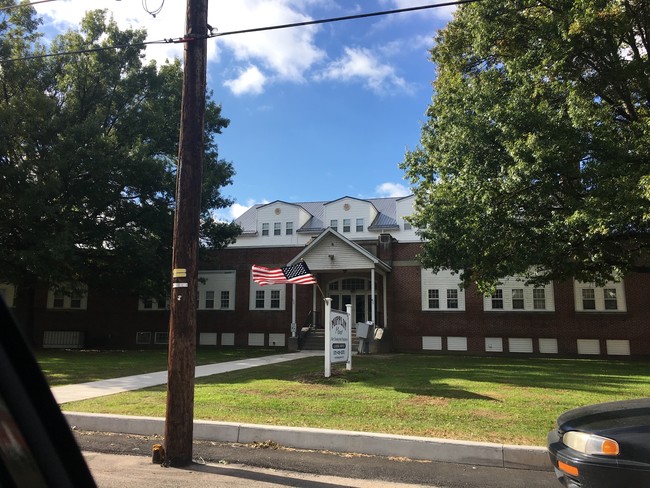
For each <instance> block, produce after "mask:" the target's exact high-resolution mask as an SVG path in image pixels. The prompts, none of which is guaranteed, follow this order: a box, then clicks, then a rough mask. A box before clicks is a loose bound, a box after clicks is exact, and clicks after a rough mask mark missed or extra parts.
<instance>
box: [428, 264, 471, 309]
mask: <svg viewBox="0 0 650 488" xmlns="http://www.w3.org/2000/svg"><path fill="white" fill-rule="evenodd" d="M420 283H421V295H422V310H423V311H426V312H462V311H464V310H465V290H463V289H462V288H461V287H460V280H459V279H458V276H456V275H452V274H451V272H450V271H447V270H441V271H440V272H438V273H437V274H434V273H432V272H431V270H430V269H426V268H422V269H421V271H420ZM429 290H438V304H439V307H438V308H429ZM447 290H457V292H458V308H448V307H447V304H448V300H447Z"/></svg>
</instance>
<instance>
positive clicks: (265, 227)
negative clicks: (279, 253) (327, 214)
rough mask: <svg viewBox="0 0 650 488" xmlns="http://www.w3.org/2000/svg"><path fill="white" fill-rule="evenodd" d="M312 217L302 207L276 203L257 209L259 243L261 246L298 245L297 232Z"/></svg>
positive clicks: (280, 202)
mask: <svg viewBox="0 0 650 488" xmlns="http://www.w3.org/2000/svg"><path fill="white" fill-rule="evenodd" d="M311 217H312V215H311V214H310V213H309V212H307V211H306V210H305V209H304V208H303V207H301V206H300V205H294V204H292V203H287V202H282V201H279V200H277V201H275V202H272V203H269V204H267V205H262V206H261V207H258V208H257V242H258V243H259V244H261V245H268V246H276V245H277V246H283V245H289V244H297V243H298V241H299V238H298V234H297V231H298V229H300V228H301V227H302V226H303V225H305V224H306V223H307V222H308V221H309V219H311Z"/></svg>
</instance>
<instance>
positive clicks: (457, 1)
mask: <svg viewBox="0 0 650 488" xmlns="http://www.w3.org/2000/svg"><path fill="white" fill-rule="evenodd" d="M480 1H482V0H453V1H450V2H443V3H436V4H431V5H421V6H419V7H406V8H398V9H394V10H382V11H380V12H369V13H365V14H356V15H346V16H344V17H331V18H329V19H320V20H307V21H305V22H295V23H293V24H281V25H274V26H270V27H257V28H253V29H242V30H236V31H229V32H222V33H217V34H212V35H210V36H206V37H223V36H231V35H234V34H249V33H251V32H263V31H270V30H277V29H288V28H291V27H303V26H306V25H317V24H326V23H331V22H341V21H344V20H356V19H364V18H368V17H378V16H380V15H393V14H400V13H403V12H414V11H417V10H429V9H434V8H440V7H451V6H454V5H463V4H465V3H476V2H480Z"/></svg>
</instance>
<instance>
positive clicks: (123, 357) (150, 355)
mask: <svg viewBox="0 0 650 488" xmlns="http://www.w3.org/2000/svg"><path fill="white" fill-rule="evenodd" d="M275 353H276V351H275V350H270V349H212V348H211V349H205V348H199V349H198V350H197V352H196V364H197V366H199V365H202V364H211V363H221V362H224V361H236V360H238V359H244V358H250V357H259V356H267V355H269V354H275ZM35 355H36V359H37V360H38V363H39V365H40V367H41V369H42V370H43V373H45V376H46V378H47V380H48V383H49V384H50V386H61V385H69V384H73V383H86V382H88V381H98V380H104V379H108V378H119V377H122V376H131V375H134V374H143V373H153V372H155V371H165V370H166V369H167V349H159V350H147V351H95V350H67V349H66V350H60V349H41V350H38V351H36V352H35Z"/></svg>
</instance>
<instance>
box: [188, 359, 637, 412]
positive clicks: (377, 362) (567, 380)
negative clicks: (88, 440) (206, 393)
mask: <svg viewBox="0 0 650 488" xmlns="http://www.w3.org/2000/svg"><path fill="white" fill-rule="evenodd" d="M648 366H650V364H648V362H647V361H643V362H640V361H639V362H636V361H604V360H590V359H547V358H525V359H517V358H510V357H499V358H496V357H466V356H426V355H407V354H395V355H382V356H363V357H355V358H354V359H353V366H352V370H351V371H347V370H345V369H344V368H343V367H342V365H341V366H338V365H337V367H333V369H332V376H331V377H330V378H325V377H324V374H323V371H324V367H323V359H322V358H305V359H300V360H297V361H291V362H288V363H283V364H276V365H273V366H270V367H265V368H263V369H260V368H255V369H251V370H244V371H238V372H236V373H226V374H222V375H219V376H218V377H207V378H200V379H197V383H203V384H210V383H222V384H229V383H230V384H233V383H245V382H248V381H259V380H264V379H272V380H279V381H282V380H284V381H297V382H299V383H306V384H320V385H327V386H329V387H337V386H342V385H345V384H348V383H363V384H365V385H367V386H371V387H379V388H393V389H395V390H396V391H400V392H405V393H410V394H414V395H425V396H431V397H444V398H461V399H477V398H479V399H483V400H488V401H498V400H496V399H495V398H492V397H490V396H484V395H477V394H475V393H472V392H469V391H466V390H464V389H462V388H455V387H450V386H449V384H450V381H451V380H453V381H467V382H472V383H485V384H492V385H494V388H499V385H504V386H506V387H522V388H542V389H549V390H572V391H579V392H589V393H597V394H608V395H616V394H617V393H621V392H623V391H625V390H629V388H630V387H636V386H639V387H641V389H642V390H643V387H644V386H647V385H650V373H649V371H650V368H649V367H648ZM646 391H647V394H648V395H650V386H649V387H648V388H647V390H646Z"/></svg>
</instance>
